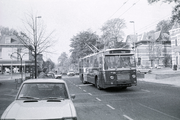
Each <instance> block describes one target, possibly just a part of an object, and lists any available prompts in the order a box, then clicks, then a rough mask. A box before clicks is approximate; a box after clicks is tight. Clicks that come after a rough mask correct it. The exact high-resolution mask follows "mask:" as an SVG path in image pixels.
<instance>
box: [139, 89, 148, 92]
mask: <svg viewBox="0 0 180 120" xmlns="http://www.w3.org/2000/svg"><path fill="white" fill-rule="evenodd" d="M141 90H142V91H144V92H150V91H149V90H145V89H141Z"/></svg>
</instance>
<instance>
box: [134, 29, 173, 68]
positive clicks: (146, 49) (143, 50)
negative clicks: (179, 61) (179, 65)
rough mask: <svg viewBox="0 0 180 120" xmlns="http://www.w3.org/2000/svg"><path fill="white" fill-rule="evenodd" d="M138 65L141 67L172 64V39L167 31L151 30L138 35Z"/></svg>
mask: <svg viewBox="0 0 180 120" xmlns="http://www.w3.org/2000/svg"><path fill="white" fill-rule="evenodd" d="M135 54H136V60H137V65H138V66H141V67H158V66H161V67H168V66H171V41H170V39H169V35H168V34H167V33H162V32H161V31H158V32H149V33H143V34H140V35H138V36H137V41H136V42H135Z"/></svg>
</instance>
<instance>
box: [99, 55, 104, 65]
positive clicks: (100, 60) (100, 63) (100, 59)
mask: <svg viewBox="0 0 180 120" xmlns="http://www.w3.org/2000/svg"><path fill="white" fill-rule="evenodd" d="M102 67H103V64H102V57H99V68H102Z"/></svg>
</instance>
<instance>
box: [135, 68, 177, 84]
mask: <svg viewBox="0 0 180 120" xmlns="http://www.w3.org/2000/svg"><path fill="white" fill-rule="evenodd" d="M138 80H139V81H146V82H154V83H162V84H169V85H173V86H177V87H180V69H178V70H172V69H171V68H162V69H153V70H152V72H151V73H150V74H145V77H144V78H139V79H138Z"/></svg>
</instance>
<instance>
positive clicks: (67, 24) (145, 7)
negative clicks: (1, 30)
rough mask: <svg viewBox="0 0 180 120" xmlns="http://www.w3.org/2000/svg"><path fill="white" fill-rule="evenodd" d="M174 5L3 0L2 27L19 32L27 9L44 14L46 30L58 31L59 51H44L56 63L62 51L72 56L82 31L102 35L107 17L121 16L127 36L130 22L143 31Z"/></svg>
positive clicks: (0, 2) (141, 0)
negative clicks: (73, 41) (75, 38)
mask: <svg viewBox="0 0 180 120" xmlns="http://www.w3.org/2000/svg"><path fill="white" fill-rule="evenodd" d="M125 2H126V3H125ZM172 7H173V5H172V4H167V3H161V2H158V3H156V4H152V5H149V4H148V2H147V0H0V26H3V27H9V28H10V29H11V28H13V29H15V30H17V31H18V30H20V29H21V28H22V27H23V26H24V25H23V24H22V20H21V19H24V16H25V14H26V13H27V12H33V13H34V14H36V15H37V16H41V17H42V18H40V19H41V21H43V22H44V24H45V25H46V27H47V28H46V29H47V31H53V30H55V37H56V39H57V40H58V42H57V43H56V44H55V45H54V46H53V49H54V50H56V54H51V55H49V54H47V55H46V54H44V57H45V60H46V58H51V60H52V61H54V62H55V63H57V58H58V57H59V56H60V54H61V53H62V52H66V53H67V54H69V55H70V53H69V50H70V49H71V48H70V46H69V45H70V39H71V38H72V37H73V36H75V35H76V34H78V33H79V32H81V31H85V30H87V29H91V30H92V31H93V32H96V33H97V34H98V35H101V34H102V33H101V31H100V28H101V27H102V25H103V24H104V23H105V22H106V21H107V20H110V19H113V18H120V19H124V20H125V21H126V26H127V28H126V29H124V32H125V34H126V35H128V34H133V33H134V31H133V24H132V23H130V22H129V21H134V22H135V31H136V33H137V34H141V33H143V32H147V31H149V30H155V26H156V24H157V23H158V22H159V21H161V20H163V19H164V20H167V19H168V18H169V17H170V15H171V11H172ZM38 20H39V19H38Z"/></svg>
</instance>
